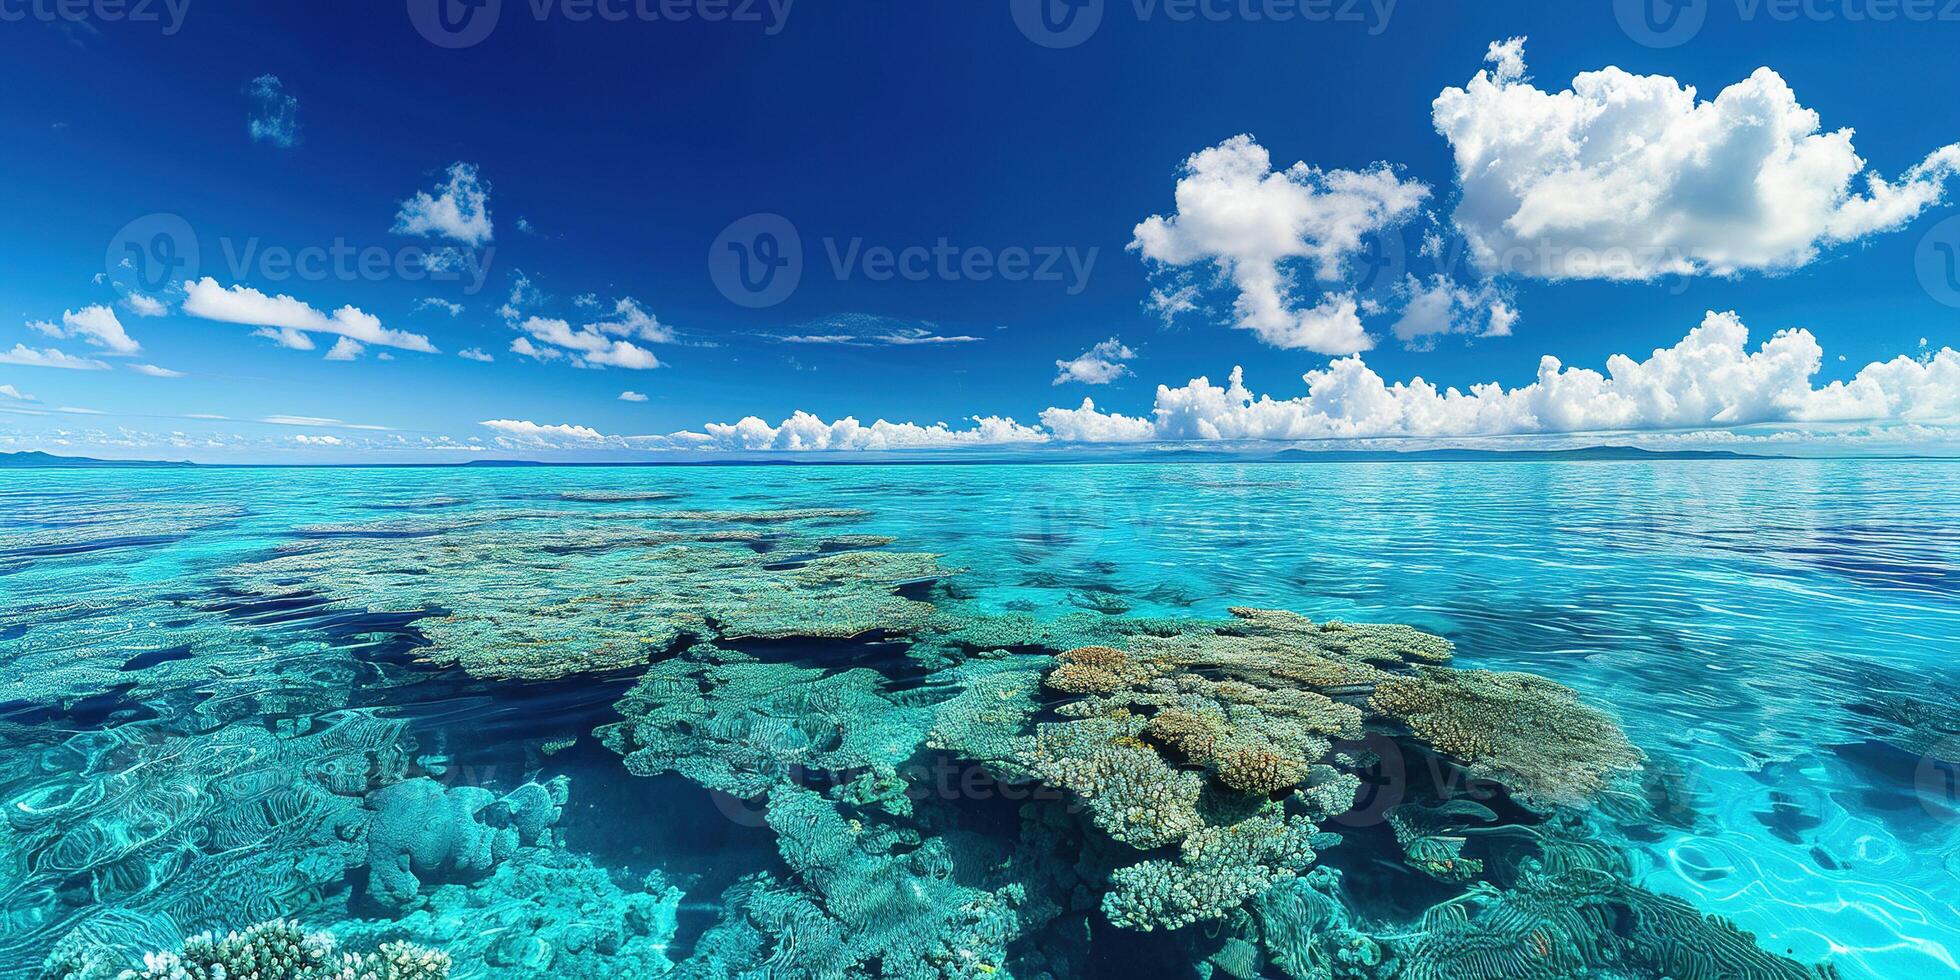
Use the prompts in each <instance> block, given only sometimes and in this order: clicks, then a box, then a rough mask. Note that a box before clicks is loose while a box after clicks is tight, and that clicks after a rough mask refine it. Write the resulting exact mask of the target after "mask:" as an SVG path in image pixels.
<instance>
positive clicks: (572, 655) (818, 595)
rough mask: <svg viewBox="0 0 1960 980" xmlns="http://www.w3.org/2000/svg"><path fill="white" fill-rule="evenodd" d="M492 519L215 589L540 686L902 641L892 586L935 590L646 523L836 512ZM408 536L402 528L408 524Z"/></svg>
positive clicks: (304, 552)
mask: <svg viewBox="0 0 1960 980" xmlns="http://www.w3.org/2000/svg"><path fill="white" fill-rule="evenodd" d="M546 513H547V515H548V516H549V517H551V518H554V520H551V521H546V520H544V519H543V518H542V517H533V516H530V515H523V516H518V515H512V514H502V515H496V516H494V517H492V516H482V515H479V516H476V517H471V518H456V519H453V520H452V521H449V522H447V523H445V524H442V526H440V527H438V528H436V530H435V531H432V532H431V534H432V535H433V536H432V537H428V538H423V537H419V536H413V535H410V534H409V533H407V532H405V531H402V530H400V529H391V530H389V531H388V532H387V533H385V534H379V535H376V536H360V537H335V538H327V539H318V540H311V541H304V542H298V543H294V544H290V545H287V546H284V547H282V548H281V549H280V553H279V554H277V555H276V556H274V557H271V558H266V559H261V560H258V561H251V562H244V563H240V564H238V565H236V566H234V567H232V568H231V569H230V570H229V571H228V573H227V579H228V585H229V587H230V588H232V589H234V590H236V591H238V592H241V593H245V594H248V595H252V596H258V597H263V598H267V599H277V598H300V597H305V596H322V597H325V599H326V600H327V601H328V602H329V603H330V605H331V606H332V607H334V608H345V609H360V610H367V611H392V612H402V613H409V614H413V615H415V616H416V622H415V627H416V629H418V630H419V631H420V632H421V633H422V634H423V635H425V636H426V637H427V639H428V640H429V645H428V646H427V647H425V648H423V649H421V650H420V651H418V652H419V655H420V656H421V657H422V658H424V659H425V660H427V661H428V662H430V663H432V664H436V665H444V666H446V665H455V666H458V667H461V668H462V669H463V670H465V671H467V672H469V673H470V674H472V675H475V676H478V677H482V678H487V679H495V680H520V679H521V680H549V679H554V678H559V677H566V676H570V675H574V674H589V673H605V672H610V671H618V670H626V669H637V668H639V667H643V666H645V665H646V664H647V663H648V662H650V661H651V660H653V659H655V658H657V657H658V656H659V655H661V654H663V653H664V652H665V651H667V650H669V649H670V648H672V647H673V646H675V645H676V644H677V643H678V642H679V641H680V640H681V639H682V637H684V636H693V637H696V638H700V639H714V638H718V637H729V638H775V639H780V638H791V637H827V638H845V637H853V636H858V635H860V634H864V633H869V632H872V631H874V630H876V631H884V632H887V633H906V632H911V631H915V630H917V629H920V628H922V627H923V626H924V625H925V624H926V623H927V622H928V621H929V620H930V618H931V615H932V612H933V609H932V606H931V605H930V604H928V603H924V602H919V601H916V600H913V599H909V598H905V597H902V596H900V595H898V594H897V592H898V589H899V588H900V587H902V586H906V585H910V584H914V583H920V582H929V581H932V580H934V579H936V578H939V577H940V576H943V575H945V574H948V571H949V570H948V569H946V568H944V567H943V566H941V565H939V564H938V562H937V560H936V559H935V558H934V557H933V556H931V555H923V554H909V553H901V552H885V551H858V550H849V549H837V548H832V547H830V546H829V545H828V544H826V541H825V539H823V538H821V537H818V538H814V539H811V540H808V541H806V542H804V543H803V545H802V547H803V548H804V550H803V551H800V552H798V551H787V550H782V549H777V550H772V551H771V552H770V553H769V554H766V555H765V554H760V553H758V552H757V551H756V550H754V549H753V548H748V547H739V546H731V545H730V544H729V543H728V537H729V535H728V533H727V532H725V531H722V530H712V529H711V530H708V531H686V530H680V529H676V528H675V527H663V528H659V529H643V528H640V527H637V526H635V527H627V526H624V519H625V518H627V517H630V519H631V521H632V522H633V523H634V524H640V523H650V524H659V525H678V526H679V527H693V526H698V525H700V524H703V523H706V524H709V525H711V526H718V525H722V524H727V523H744V522H758V521H759V522H767V523H792V522H808V521H819V520H830V519H840V518H844V517H850V516H856V512H853V511H848V510H796V511H767V512H759V513H732V512H696V511H650V512H647V513H642V514H634V515H619V516H618V517H619V519H613V518H614V515H584V516H581V518H580V520H589V521H599V522H603V523H599V524H595V525H592V526H583V527H574V528H567V527H566V526H564V525H565V521H564V520H563V515H560V514H554V513H550V512H546ZM409 523H413V522H409Z"/></svg>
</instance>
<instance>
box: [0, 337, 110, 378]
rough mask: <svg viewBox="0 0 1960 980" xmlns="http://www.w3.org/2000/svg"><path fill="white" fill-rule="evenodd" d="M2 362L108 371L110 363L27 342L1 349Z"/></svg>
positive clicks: (25, 365) (0, 357) (76, 369)
mask: <svg viewBox="0 0 1960 980" xmlns="http://www.w3.org/2000/svg"><path fill="white" fill-rule="evenodd" d="M0 364H18V365H20V366H22V367H45V368H65V369H67V370H71V371H107V370H109V365H107V364H104V363H102V362H101V361H97V360H93V359H91V358H86V357H74V356H72V355H69V354H64V353H62V352H61V351H59V350H57V349H55V348H53V347H48V348H44V349H36V348H33V347H29V346H27V345H26V344H15V345H14V349H13V350H10V351H0Z"/></svg>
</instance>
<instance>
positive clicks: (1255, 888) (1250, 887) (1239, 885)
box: [1103, 805, 1317, 931]
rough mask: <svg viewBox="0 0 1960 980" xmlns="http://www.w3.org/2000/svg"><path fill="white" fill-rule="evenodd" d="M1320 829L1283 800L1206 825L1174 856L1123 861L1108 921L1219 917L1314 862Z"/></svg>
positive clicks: (1151, 923)
mask: <svg viewBox="0 0 1960 980" xmlns="http://www.w3.org/2000/svg"><path fill="white" fill-rule="evenodd" d="M1316 832H1317V828H1315V827H1314V825H1313V824H1312V823H1309V822H1308V821H1307V820H1306V818H1305V817H1301V816H1294V817H1286V816H1284V815H1283V814H1282V813H1281V812H1280V810H1279V807H1278V806H1277V805H1268V806H1267V807H1265V808H1263V809H1262V810H1261V811H1260V812H1259V813H1257V814H1255V815H1253V816H1250V817H1247V818H1245V819H1243V820H1240V821H1238V822H1236V823H1232V824H1227V825H1223V826H1204V827H1200V828H1198V829H1196V830H1193V831H1192V832H1191V833H1189V834H1187V835H1186V836H1185V837H1184V839H1183V841H1182V842H1181V843H1180V844H1179V847H1178V850H1179V852H1180V853H1179V858H1178V860H1176V861H1165V860H1150V861H1143V862H1140V863H1137V864H1133V865H1130V866H1129V867H1127V868H1119V869H1117V870H1116V872H1115V873H1114V874H1112V875H1111V876H1110V885H1111V890H1110V893H1109V894H1108V895H1107V896H1105V897H1104V899H1103V911H1104V913H1106V914H1107V915H1108V916H1109V921H1111V922H1114V923H1116V924H1117V925H1119V926H1125V927H1128V928H1131V929H1141V930H1144V931H1149V930H1151V929H1155V928H1159V927H1161V928H1166V929H1175V928H1178V927H1179V926H1187V925H1190V924H1192V923H1194V922H1198V921H1200V920H1203V919H1215V918H1218V917H1220V916H1223V915H1224V914H1225V913H1227V912H1230V911H1232V910H1233V909H1235V908H1238V907H1239V905H1240V904H1242V903H1243V902H1245V900H1246V899H1248V898H1251V897H1253V896H1255V895H1258V894H1260V893H1262V892H1264V891H1265V890H1266V889H1267V888H1269V887H1271V886H1272V884H1273V883H1274V882H1275V881H1279V880H1281V879H1283V878H1289V877H1292V876H1293V875H1294V874H1296V873H1297V872H1299V871H1300V870H1302V869H1304V868H1306V867H1307V866H1308V865H1309V864H1311V863H1313V859H1314V852H1313V848H1312V846H1311V843H1310V842H1311V841H1312V839H1313V836H1314V834H1315V833H1316Z"/></svg>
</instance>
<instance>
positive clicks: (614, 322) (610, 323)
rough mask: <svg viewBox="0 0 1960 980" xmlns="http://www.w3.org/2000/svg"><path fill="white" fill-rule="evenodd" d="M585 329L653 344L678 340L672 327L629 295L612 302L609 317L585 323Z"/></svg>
mask: <svg viewBox="0 0 1960 980" xmlns="http://www.w3.org/2000/svg"><path fill="white" fill-rule="evenodd" d="M586 329H587V330H591V331H594V332H597V333H601V334H605V335H606V336H609V337H631V338H634V339H636V340H644V341H647V342H648V343H654V344H672V343H678V342H679V338H677V337H675V336H674V331H673V329H672V328H670V327H668V326H667V325H666V324H664V323H661V322H660V319H659V318H658V317H656V316H654V315H653V314H652V313H649V312H647V311H646V309H645V308H644V307H642V306H640V304H639V303H638V302H637V301H635V300H634V299H633V297H631V296H628V297H625V298H624V299H621V300H618V301H617V302H615V303H614V304H613V310H612V316H611V318H610V319H604V320H600V321H598V322H596V323H590V324H587V325H586Z"/></svg>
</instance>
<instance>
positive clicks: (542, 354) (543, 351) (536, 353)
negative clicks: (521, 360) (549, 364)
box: [510, 337, 565, 361]
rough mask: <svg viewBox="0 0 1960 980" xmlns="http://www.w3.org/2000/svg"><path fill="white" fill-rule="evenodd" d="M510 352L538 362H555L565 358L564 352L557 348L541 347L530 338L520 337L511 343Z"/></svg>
mask: <svg viewBox="0 0 1960 980" xmlns="http://www.w3.org/2000/svg"><path fill="white" fill-rule="evenodd" d="M510 352H511V353H513V354H516V355H518V356H519V357H528V358H531V359H532V360H536V361H555V360H558V359H559V358H561V357H564V356H565V355H564V352H562V351H560V350H558V349H557V348H556V347H539V346H538V345H536V344H533V343H531V338H529V337H519V338H517V339H516V340H513V341H511V342H510Z"/></svg>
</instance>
